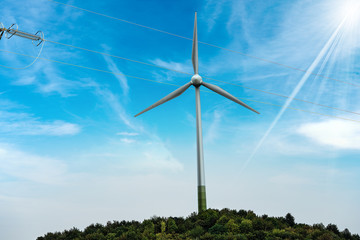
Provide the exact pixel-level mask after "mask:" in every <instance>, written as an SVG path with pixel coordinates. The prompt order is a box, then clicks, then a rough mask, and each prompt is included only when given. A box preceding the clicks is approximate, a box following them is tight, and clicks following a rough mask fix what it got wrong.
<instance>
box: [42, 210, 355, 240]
mask: <svg viewBox="0 0 360 240" xmlns="http://www.w3.org/2000/svg"><path fill="white" fill-rule="evenodd" d="M128 239H129V240H161V239H164V240H165V239H174V240H175V239H203V240H227V239H229V240H236V239H239V240H283V239H284V240H360V236H359V235H357V234H351V232H350V231H349V230H348V229H345V230H343V231H341V232H340V231H339V229H338V227H337V226H336V225H335V224H329V225H327V226H326V227H325V226H324V225H323V224H321V223H320V224H314V225H312V226H310V225H306V224H296V223H295V218H294V217H293V216H292V215H291V214H290V213H288V214H287V215H286V216H285V217H269V216H267V215H262V216H261V217H260V216H257V215H256V214H255V213H254V212H253V211H245V210H240V211H235V210H230V209H227V208H225V209H222V210H216V209H208V210H206V211H203V212H201V213H199V214H196V213H192V214H191V215H190V216H188V217H186V218H183V217H170V218H164V217H157V216H153V217H151V218H150V219H147V220H144V221H143V222H137V221H121V222H119V221H113V222H107V224H106V225H102V224H98V223H97V224H91V225H90V226H88V227H86V228H85V229H84V230H83V231H81V230H79V229H77V228H72V229H70V230H65V231H63V232H54V233H47V234H45V235H44V236H42V237H38V238H37V240H128Z"/></svg>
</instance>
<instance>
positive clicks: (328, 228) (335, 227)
mask: <svg viewBox="0 0 360 240" xmlns="http://www.w3.org/2000/svg"><path fill="white" fill-rule="evenodd" d="M326 229H327V230H329V231H332V232H333V233H335V234H336V235H338V234H339V233H340V231H339V229H338V227H337V226H336V225H335V224H332V223H329V224H328V225H327V226H326Z"/></svg>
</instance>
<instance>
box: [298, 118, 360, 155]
mask: <svg viewBox="0 0 360 240" xmlns="http://www.w3.org/2000/svg"><path fill="white" fill-rule="evenodd" d="M297 132H298V133H299V134H301V135H304V136H306V137H308V138H310V139H311V140H313V141H314V142H316V143H318V144H321V145H327V146H331V147H335V148H339V149H356V150H360V125H359V124H357V123H352V122H349V121H344V120H327V121H323V122H317V123H306V124H303V125H301V126H300V127H299V129H298V130H297Z"/></svg>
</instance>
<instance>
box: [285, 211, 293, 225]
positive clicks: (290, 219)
mask: <svg viewBox="0 0 360 240" xmlns="http://www.w3.org/2000/svg"><path fill="white" fill-rule="evenodd" d="M285 221H286V223H287V224H288V225H289V226H290V227H293V226H294V225H295V218H294V217H293V215H291V214H290V213H288V214H286V216H285Z"/></svg>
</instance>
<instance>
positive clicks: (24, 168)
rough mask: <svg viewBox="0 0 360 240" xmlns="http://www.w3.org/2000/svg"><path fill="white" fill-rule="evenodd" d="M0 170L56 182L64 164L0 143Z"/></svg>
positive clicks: (42, 180)
mask: <svg viewBox="0 0 360 240" xmlns="http://www.w3.org/2000/svg"><path fill="white" fill-rule="evenodd" d="M0 165H1V169H0V172H1V173H3V174H5V175H9V176H12V177H16V178H17V179H23V180H29V181H33V182H38V183H45V184H54V183H55V184H58V183H60V182H61V181H62V175H63V174H64V173H65V171H66V165H65V164H64V163H62V162H60V161H58V160H55V159H52V158H48V157H41V156H37V155H34V154H29V153H26V152H22V151H19V150H17V149H14V148H12V147H9V146H6V145H0Z"/></svg>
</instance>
